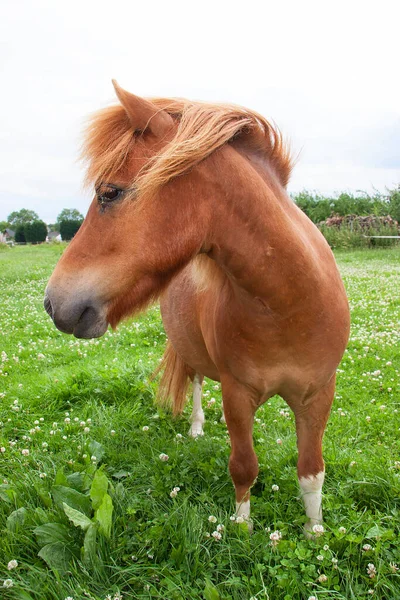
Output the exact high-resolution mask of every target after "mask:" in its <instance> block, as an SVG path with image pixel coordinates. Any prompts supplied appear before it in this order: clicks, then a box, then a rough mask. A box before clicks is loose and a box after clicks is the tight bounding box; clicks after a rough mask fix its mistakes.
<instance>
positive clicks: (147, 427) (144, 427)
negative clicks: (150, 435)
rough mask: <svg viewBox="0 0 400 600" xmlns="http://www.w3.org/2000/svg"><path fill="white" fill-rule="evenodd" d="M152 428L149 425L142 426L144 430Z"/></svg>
mask: <svg viewBox="0 0 400 600" xmlns="http://www.w3.org/2000/svg"><path fill="white" fill-rule="evenodd" d="M149 429H150V427H149V426H148V425H144V426H143V427H142V431H148V430H149Z"/></svg>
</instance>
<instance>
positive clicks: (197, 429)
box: [189, 423, 204, 438]
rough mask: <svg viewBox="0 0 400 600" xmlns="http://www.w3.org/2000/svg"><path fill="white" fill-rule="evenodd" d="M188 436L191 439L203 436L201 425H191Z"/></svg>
mask: <svg viewBox="0 0 400 600" xmlns="http://www.w3.org/2000/svg"><path fill="white" fill-rule="evenodd" d="M189 435H190V436H191V437H193V438H197V437H199V435H204V431H203V425H202V423H193V424H192V426H191V428H190V429H189Z"/></svg>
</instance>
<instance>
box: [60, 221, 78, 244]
mask: <svg viewBox="0 0 400 600" xmlns="http://www.w3.org/2000/svg"><path fill="white" fill-rule="evenodd" d="M81 224H82V221H70V220H65V221H61V222H60V234H61V239H62V240H63V241H68V240H72V238H73V237H74V235H75V234H76V232H77V231H78V230H79V227H80V226H81Z"/></svg>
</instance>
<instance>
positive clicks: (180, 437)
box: [175, 433, 183, 440]
mask: <svg viewBox="0 0 400 600" xmlns="http://www.w3.org/2000/svg"><path fill="white" fill-rule="evenodd" d="M175 437H176V439H177V440H181V439H182V438H183V435H182V434H181V433H177V434H176V436H175Z"/></svg>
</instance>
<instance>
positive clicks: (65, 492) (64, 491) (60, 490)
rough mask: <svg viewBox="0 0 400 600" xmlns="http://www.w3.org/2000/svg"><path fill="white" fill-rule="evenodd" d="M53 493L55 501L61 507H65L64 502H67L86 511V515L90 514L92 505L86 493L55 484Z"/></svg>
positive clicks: (77, 508)
mask: <svg viewBox="0 0 400 600" xmlns="http://www.w3.org/2000/svg"><path fill="white" fill-rule="evenodd" d="M51 493H52V495H53V499H54V502H55V503H56V504H57V505H58V506H59V507H60V508H63V502H65V504H68V506H70V507H71V508H74V509H75V510H79V511H81V512H83V513H85V515H88V516H90V514H91V511H92V507H91V503H90V498H89V496H85V495H84V494H81V493H80V492H77V491H76V490H74V489H72V488H68V487H65V486H63V485H53V487H52V488H51Z"/></svg>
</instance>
